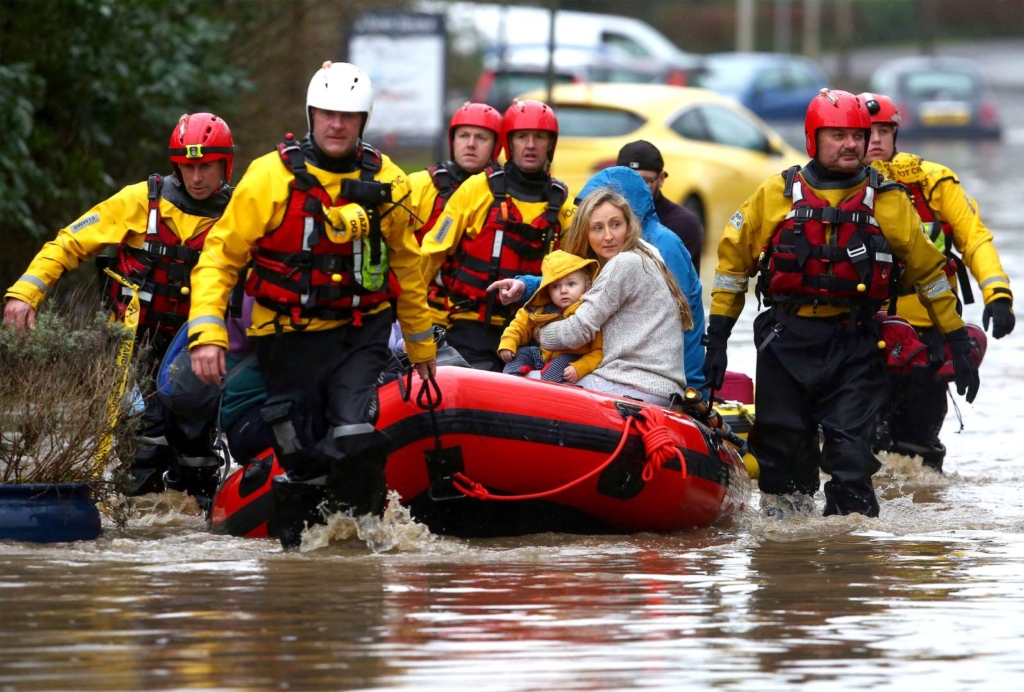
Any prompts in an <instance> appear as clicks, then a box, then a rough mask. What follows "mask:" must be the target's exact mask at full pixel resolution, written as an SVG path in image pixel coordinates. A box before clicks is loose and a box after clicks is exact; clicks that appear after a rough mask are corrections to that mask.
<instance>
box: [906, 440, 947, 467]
mask: <svg viewBox="0 0 1024 692" xmlns="http://www.w3.org/2000/svg"><path fill="white" fill-rule="evenodd" d="M893 451H894V452H897V453H899V454H905V455H907V456H908V457H921V463H922V464H923V465H924V466H927V467H928V468H930V469H934V470H936V471H938V472H939V473H942V462H943V461H944V460H945V459H946V446H945V445H944V444H942V443H941V442H939V441H938V439H936V440H935V441H934V442H932V444H931V445H929V446H925V445H918V444H913V443H912V442H897V443H896V444H895V445H893Z"/></svg>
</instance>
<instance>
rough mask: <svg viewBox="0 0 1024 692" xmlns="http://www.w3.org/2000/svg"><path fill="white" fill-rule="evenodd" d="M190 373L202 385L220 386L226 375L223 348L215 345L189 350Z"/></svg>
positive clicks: (205, 345)
mask: <svg viewBox="0 0 1024 692" xmlns="http://www.w3.org/2000/svg"><path fill="white" fill-rule="evenodd" d="M190 355H191V356H192V372H194V373H195V375H196V377H198V378H199V381H200V382H202V383H203V384H220V381H221V380H222V379H223V378H224V374H225V373H227V366H226V365H225V364H224V347H223V346H217V345H215V344H203V345H202V346H196V347H195V348H194V349H192V350H191V352H190Z"/></svg>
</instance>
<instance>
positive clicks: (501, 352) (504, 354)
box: [498, 348, 516, 363]
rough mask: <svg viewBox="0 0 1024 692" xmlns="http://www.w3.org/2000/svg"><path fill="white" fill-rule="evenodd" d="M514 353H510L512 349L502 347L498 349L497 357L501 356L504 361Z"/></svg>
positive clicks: (513, 356) (509, 358) (512, 356)
mask: <svg viewBox="0 0 1024 692" xmlns="http://www.w3.org/2000/svg"><path fill="white" fill-rule="evenodd" d="M515 355H516V354H514V353H512V351H510V350H508V349H507V348H503V349H501V350H499V351H498V358H501V359H502V360H503V361H504V362H506V363H508V362H509V361H511V360H512V359H513V358H515Z"/></svg>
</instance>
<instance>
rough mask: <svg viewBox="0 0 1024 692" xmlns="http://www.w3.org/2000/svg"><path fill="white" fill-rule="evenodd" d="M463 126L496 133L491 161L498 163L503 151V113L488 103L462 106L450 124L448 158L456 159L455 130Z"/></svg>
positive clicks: (467, 103)
mask: <svg viewBox="0 0 1024 692" xmlns="http://www.w3.org/2000/svg"><path fill="white" fill-rule="evenodd" d="M463 125H474V126H476V127H482V128H484V129H485V130H490V131H491V132H493V133H494V150H493V151H492V152H491V161H497V160H498V152H499V151H501V113H499V112H498V111H496V110H494V109H493V108H491V107H490V106H488V105H487V104H486V103H470V102H469V101H466V102H465V103H464V104H462V106H461V107H460V108H459V109H458V110H457V111H455V112H454V113H452V119H451V122H449V123H448V156H450V157H451V158H455V128H457V127H461V126H463Z"/></svg>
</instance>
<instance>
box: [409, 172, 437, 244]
mask: <svg viewBox="0 0 1024 692" xmlns="http://www.w3.org/2000/svg"><path fill="white" fill-rule="evenodd" d="M409 190H410V192H411V194H410V195H409V204H408V207H409V209H411V210H412V214H409V232H410V233H413V234H415V233H416V232H417V231H419V230H420V229H421V228H423V225H424V224H425V223H426V222H427V220H428V219H430V214H431V212H433V211H434V202H436V201H437V186H436V185H434V181H433V180H431V179H430V173H429V172H428V171H426V170H422V171H416V172H415V173H412V174H410V175H409Z"/></svg>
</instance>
